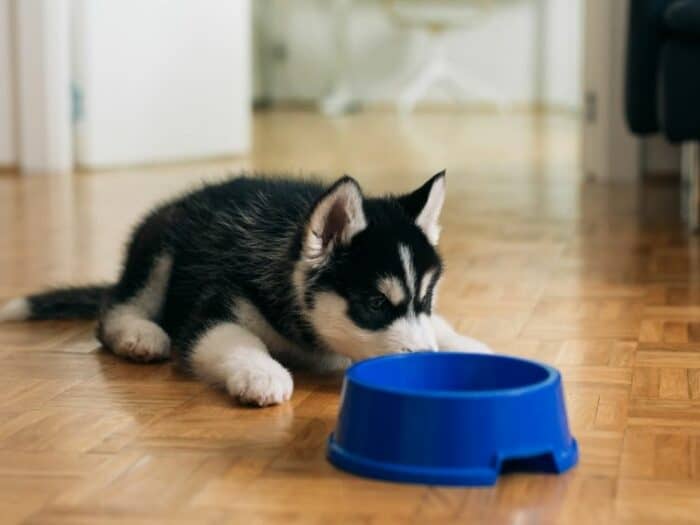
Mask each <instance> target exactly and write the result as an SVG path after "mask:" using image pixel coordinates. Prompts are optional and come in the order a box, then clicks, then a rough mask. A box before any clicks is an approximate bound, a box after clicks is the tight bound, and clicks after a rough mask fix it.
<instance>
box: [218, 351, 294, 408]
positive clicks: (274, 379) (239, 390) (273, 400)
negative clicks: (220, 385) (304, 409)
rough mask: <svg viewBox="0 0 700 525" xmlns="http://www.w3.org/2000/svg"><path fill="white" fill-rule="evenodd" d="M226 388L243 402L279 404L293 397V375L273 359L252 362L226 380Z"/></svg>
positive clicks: (261, 404) (250, 403)
mask: <svg viewBox="0 0 700 525" xmlns="http://www.w3.org/2000/svg"><path fill="white" fill-rule="evenodd" d="M226 390H228V393H229V394H231V395H232V396H233V397H235V398H237V399H238V400H239V401H240V402H241V403H244V404H248V405H257V406H260V407H264V406H269V405H279V404H280V403H283V402H285V401H288V400H289V399H290V398H291V397H292V391H293V390H294V381H292V375H291V374H290V373H289V371H287V369H286V368H284V367H283V366H282V365H280V364H279V363H278V362H277V361H275V360H273V359H269V360H265V361H260V362H256V363H251V364H248V365H246V366H245V367H243V368H240V369H238V370H236V372H235V373H233V374H231V375H230V376H229V378H228V379H227V380H226Z"/></svg>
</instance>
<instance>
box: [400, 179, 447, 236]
mask: <svg viewBox="0 0 700 525" xmlns="http://www.w3.org/2000/svg"><path fill="white" fill-rule="evenodd" d="M444 202H445V170H443V171H441V172H440V173H437V174H436V175H433V176H432V177H431V178H430V180H429V181H428V182H426V183H425V184H423V185H422V186H421V187H420V188H418V189H417V190H416V191H414V192H413V193H409V194H408V195H404V196H402V197H399V203H400V204H401V206H403V209H404V210H405V211H406V213H408V216H409V217H411V218H412V219H413V220H414V221H415V222H416V224H417V225H418V227H419V228H420V229H421V230H423V233H425V235H426V237H428V240H429V241H430V242H431V243H432V244H437V243H438V239H439V238H440V223H439V219H440V211H441V210H442V205H443V203H444Z"/></svg>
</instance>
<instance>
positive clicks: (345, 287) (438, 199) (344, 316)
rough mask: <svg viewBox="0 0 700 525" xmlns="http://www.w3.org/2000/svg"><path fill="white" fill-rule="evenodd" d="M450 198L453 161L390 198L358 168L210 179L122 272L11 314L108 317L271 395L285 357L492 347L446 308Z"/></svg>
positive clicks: (236, 385)
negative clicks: (444, 252) (440, 302)
mask: <svg viewBox="0 0 700 525" xmlns="http://www.w3.org/2000/svg"><path fill="white" fill-rule="evenodd" d="M444 199H445V173H444V172H441V173H438V174H437V175H435V176H433V177H432V178H431V179H430V180H428V181H427V182H426V183H425V184H424V185H422V186H421V187H420V188H418V189H417V190H415V191H414V192H412V193H409V194H406V195H402V196H388V197H380V198H370V197H365V196H364V195H363V193H362V190H361V189H360V186H359V184H358V183H357V182H356V181H355V180H354V179H352V178H351V177H347V176H346V177H343V178H341V179H339V180H338V181H336V182H335V183H334V184H333V185H331V186H326V185H323V184H321V183H318V182H312V181H300V180H292V179H276V178H259V177H246V176H242V177H238V178H234V179H231V180H228V181H226V182H223V183H219V184H212V185H208V186H205V187H203V188H202V189H199V190H197V191H194V192H193V193H190V194H188V195H185V196H184V197H181V198H178V199H176V200H173V201H171V202H168V203H166V204H164V205H162V206H160V207H158V208H156V209H155V210H153V211H152V212H151V213H150V214H149V215H148V216H147V217H146V218H145V220H143V222H141V223H140V224H139V225H138V226H137V227H136V229H135V231H134V232H133V235H132V237H131V240H130V243H129V245H128V249H127V253H126V258H125V261H124V265H123V269H122V272H121V275H120V277H119V280H118V282H117V283H116V284H114V285H109V286H89V287H81V288H67V289H59V290H53V291H48V292H45V293H40V294H37V295H32V296H29V297H26V298H21V299H15V300H13V301H11V302H10V303H8V304H7V305H6V306H5V307H4V308H3V309H0V320H25V319H70V318H74V319H77V318H95V317H97V318H98V319H99V324H98V328H97V337H98V339H99V340H100V342H101V343H102V344H103V345H104V346H105V347H107V348H108V349H110V350H111V351H112V352H114V353H115V354H116V355H119V356H123V357H125V358H128V359H131V360H134V361H155V360H161V359H166V358H168V357H169V356H170V355H171V349H172V351H173V353H174V355H175V356H176V357H177V359H178V361H179V362H180V363H181V364H182V365H184V367H185V368H186V369H189V370H191V371H192V372H194V374H196V375H197V376H198V377H200V378H202V379H203V380H204V381H206V382H208V383H210V384H212V385H219V386H222V387H224V388H225V389H226V390H227V391H228V393H229V394H230V395H231V396H233V397H234V398H237V399H238V400H240V401H241V402H244V403H250V404H254V405H259V406H265V405H273V404H277V403H281V402H283V401H285V400H288V399H289V398H290V396H291V394H292V389H293V383H292V376H291V375H290V373H289V372H288V370H287V369H286V368H285V367H284V366H283V365H282V364H281V362H282V363H285V364H289V363H290V362H294V361H296V362H299V361H300V360H301V361H303V362H305V363H307V364H308V363H316V364H323V366H335V365H340V366H342V365H343V364H345V365H346V364H347V362H349V361H351V360H360V359H364V358H367V357H372V356H376V355H380V354H390V353H397V352H410V351H413V350H438V349H450V350H465V351H477V352H479V351H480V352H486V351H488V349H487V348H486V347H485V346H484V345H482V344H481V343H479V342H477V341H474V340H472V339H469V338H467V337H464V336H461V335H459V334H457V333H456V332H455V331H454V330H453V329H452V328H451V327H450V325H449V324H448V323H447V322H446V321H445V320H444V319H443V318H441V317H440V316H439V315H437V314H436V313H435V311H434V303H435V294H436V292H435V289H436V287H437V284H438V281H439V280H440V276H441V275H442V271H443V264H442V261H441V259H440V256H439V254H438V252H437V250H436V245H437V243H438V237H439V234H440V226H439V224H438V218H439V215H440V210H441V208H442V205H443V201H444ZM280 361H281V362H280Z"/></svg>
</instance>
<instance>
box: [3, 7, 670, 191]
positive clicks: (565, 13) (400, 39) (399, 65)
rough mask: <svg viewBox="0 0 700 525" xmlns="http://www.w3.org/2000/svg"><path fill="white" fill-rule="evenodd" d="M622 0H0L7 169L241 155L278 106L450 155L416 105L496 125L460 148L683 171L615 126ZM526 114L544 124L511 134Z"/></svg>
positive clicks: (569, 164) (666, 150)
mask: <svg viewBox="0 0 700 525" xmlns="http://www.w3.org/2000/svg"><path fill="white" fill-rule="evenodd" d="M642 3H647V4H648V2H642ZM662 3H663V2H662ZM633 4H634V3H630V2H627V1H620V2H612V3H611V2H606V1H603V0H590V1H587V2H584V1H583V0H354V1H352V0H329V1H320V0H297V1H294V2H292V1H286V0H257V1H254V2H252V1H250V0H206V1H202V2H196V1H194V0H149V1H147V2H142V1H137V0H122V1H115V0H22V1H19V0H0V166H1V167H2V169H4V171H11V172H14V171H19V172H21V173H24V174H52V173H69V172H72V171H74V170H82V171H91V170H93V171H94V170H104V169H113V168H120V167H129V166H142V165H150V164H154V163H171V162H180V161H193V160H207V159H222V158H229V157H231V158H234V157H235V158H245V157H246V156H250V155H254V154H255V151H256V148H259V147H263V146H264V145H263V144H261V142H260V141H262V140H266V139H265V138H264V137H262V136H260V137H257V138H256V135H255V134H256V128H255V119H256V118H258V119H264V118H268V117H269V115H270V114H271V113H275V112H277V113H275V114H278V115H281V114H283V113H285V112H286V113H288V114H289V113H293V114H294V115H295V117H294V118H304V116H306V117H309V118H310V117H311V115H314V119H313V120H312V121H308V120H307V121H303V122H302V121H298V122H297V124H296V125H292V128H293V130H290V131H289V134H288V135H287V137H288V140H292V137H294V136H296V137H297V138H298V135H303V134H304V133H305V126H312V125H313V126H317V127H318V126H320V127H321V128H322V129H327V130H333V131H327V133H330V134H331V135H330V136H338V137H339V136H340V135H338V133H341V131H340V128H339V127H338V126H340V125H342V123H350V124H348V125H352V123H357V122H362V120H359V121H358V120H357V118H359V119H362V118H366V117H367V115H380V114H381V115H383V118H384V119H385V123H384V125H386V122H389V121H391V124H390V126H397V127H396V130H404V132H405V131H406V130H409V129H413V130H414V131H416V132H417V133H418V135H416V134H414V135H413V137H414V140H415V141H416V142H417V143H419V145H418V146H416V147H417V148H421V146H420V144H422V148H423V149H424V154H425V155H427V156H428V158H429V160H430V161H431V163H433V162H434V168H435V169H440V168H442V167H444V166H443V164H445V163H448V164H449V162H448V161H447V160H445V161H442V162H441V158H440V157H441V155H435V154H434V153H435V152H437V151H439V147H440V144H436V145H430V142H429V141H430V139H429V138H427V139H425V140H424V137H422V136H420V133H421V131H420V130H421V129H422V128H423V126H422V125H421V124H416V122H417V121H416V120H415V119H416V118H417V116H425V115H434V116H436V117H435V118H438V119H442V120H441V122H443V123H447V124H446V125H449V126H451V127H449V130H448V129H447V128H439V126H438V128H439V129H438V130H436V132H435V133H433V134H430V133H429V134H428V135H431V136H435V135H440V133H445V134H446V135H447V136H452V135H454V134H455V133H459V131H455V130H462V129H464V130H466V129H468V128H469V126H474V125H475V123H477V122H478V123H479V125H478V126H477V128H483V129H484V130H491V133H489V132H488V131H486V133H485V134H479V133H475V134H473V136H471V135H470V137H469V140H470V141H471V145H473V144H476V143H479V144H481V146H480V149H482V150H485V151H489V150H492V151H494V152H495V153H494V156H493V158H494V160H497V159H499V158H503V155H502V154H503V150H504V148H505V149H507V150H509V151H512V152H517V151H521V150H529V151H530V153H533V151H534V150H537V151H540V152H541V151H542V148H550V150H552V151H550V152H549V153H547V155H545V156H547V158H548V159H549V161H551V162H553V163H555V164H556V163H560V168H561V170H560V171H562V172H564V171H565V172H566V173H567V175H568V176H575V177H578V176H588V177H590V178H597V179H601V180H608V179H615V180H618V179H619V180H636V179H638V178H640V177H642V176H644V175H649V174H651V175H652V176H665V175H669V174H674V173H675V174H677V172H678V171H679V168H680V156H681V155H680V152H679V149H678V148H677V147H674V146H671V145H670V144H669V143H668V141H667V140H665V139H663V138H659V137H651V138H648V137H647V138H634V137H633V135H632V134H631V133H630V132H629V131H628V130H627V126H626V124H625V122H624V115H623V113H624V110H623V109H624V108H623V106H624V93H623V88H624V70H625V52H626V35H627V25H628V19H629V10H630V7H631V6H632V5H633ZM265 115H267V116H268V117H266V116H265ZM300 115H301V116H300ZM418 118H419V117H418ZM353 119H355V120H353ZM386 119H389V120H386ZM392 119H394V120H392ZM412 119H413V120H412ZM446 119H447V120H446ZM509 119H510V120H509ZM528 119H529V120H528ZM310 122H313V124H311V123H310ZM411 122H412V123H413V124H411ZM509 123H510V124H509ZM363 125H365V124H363ZM366 125H367V126H369V125H372V127H373V128H374V129H378V128H377V126H378V124H376V123H374V124H369V123H368V124H366ZM324 126H327V128H324ZM411 126H413V128H411ZM494 126H495V127H494ZM528 126H529V127H532V126H535V127H538V129H539V130H540V132H539V134H538V135H537V136H535V135H532V134H530V135H527V133H526V134H525V135H523V134H522V133H521V134H518V133H515V132H516V131H517V130H518V129H520V130H524V129H526V128H528ZM379 127H381V125H379ZM268 128H269V129H268V131H269V132H270V133H273V134H274V129H278V125H277V124H275V125H274V126H268ZM266 129H267V128H266ZM308 129H310V128H307V130H308ZM440 129H442V131H440ZM533 129H534V128H533ZM554 129H555V130H556V131H552V130H554ZM497 130H500V131H497ZM548 130H549V131H548ZM258 131H259V132H260V133H263V132H262V131H260V129H259V130H258ZM270 133H268V132H267V131H266V132H264V133H263V135H265V136H266V137H268V138H267V140H272V139H271V138H270ZM509 133H510V135H509ZM324 134H326V132H324ZM389 134H391V133H389ZM275 136H276V137H277V139H279V140H281V141H282V142H284V138H280V137H278V136H277V135H275ZM485 137H488V140H487V141H486V142H483V141H484V140H485ZM277 139H276V140H277ZM256 140H257V142H256ZM426 140H427V142H426ZM533 141H534V143H533ZM438 142H439V141H438ZM461 147H463V148H465V151H467V150H468V148H469V147H470V144H469V143H467V142H466V139H465V143H464V144H462V146H461ZM435 148H437V149H435ZM302 149H304V148H302ZM431 152H432V154H431ZM557 152H558V153H557ZM314 153H315V155H320V156H323V151H321V148H319V151H316V152H314ZM359 156H361V155H360V152H358V157H359ZM312 158H313V156H312ZM412 158H413V160H414V161H417V162H420V160H421V158H422V157H421V154H420V153H416V154H415V155H413V157H412ZM484 160H485V161H487V160H488V155H486V157H485V159H484ZM511 160H515V161H518V160H522V161H523V162H525V160H526V158H525V157H518V156H517V155H516V156H515V157H513V158H511ZM540 160H542V157H541V156H540ZM358 161H359V159H358ZM562 161H565V164H566V166H565V167H562V166H561V162H562ZM254 164H255V165H256V167H263V168H264V167H265V163H263V165H262V166H261V165H260V163H254ZM272 164H274V163H272ZM426 164H427V162H426ZM482 166H483V165H482ZM274 167H275V168H278V169H289V170H292V171H294V170H300V171H303V170H308V169H334V168H335V167H336V166H335V165H333V164H332V163H331V164H328V163H327V162H325V163H324V162H319V163H315V162H314V161H313V160H310V161H309V163H308V165H306V164H304V162H301V161H297V160H294V161H290V162H289V163H288V164H287V165H285V163H284V162H282V163H280V165H275V166H274ZM337 167H338V169H349V168H351V167H352V166H348V167H347V168H340V167H339V166H337ZM493 169H494V171H495V172H498V171H499V170H504V169H505V168H504V167H502V166H501V167H499V166H498V164H495V165H494V166H493ZM542 169H543V168H542V166H540V165H537V166H535V167H534V168H533V170H542ZM525 171H528V170H527V169H526V170H525Z"/></svg>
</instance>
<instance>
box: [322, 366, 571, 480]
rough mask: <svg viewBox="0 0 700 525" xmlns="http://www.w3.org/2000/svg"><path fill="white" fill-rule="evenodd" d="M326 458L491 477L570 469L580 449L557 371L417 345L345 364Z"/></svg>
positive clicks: (367, 466) (384, 469)
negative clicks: (404, 351)
mask: <svg viewBox="0 0 700 525" xmlns="http://www.w3.org/2000/svg"><path fill="white" fill-rule="evenodd" d="M328 459H329V460H330V461H331V463H333V464H334V465H336V466H337V467H339V468H341V469H343V470H347V471H349V472H352V473H355V474H359V475H361V476H367V477H372V478H380V479H386V480H392V481H403V482H413V483H426V484H431V485H493V484H494V483H495V482H496V480H497V478H498V475H499V474H500V473H502V472H510V471H536V472H553V473H559V472H564V471H565V470H568V469H569V468H571V467H573V466H574V465H575V464H576V462H577V460H578V448H577V444H576V440H575V439H574V438H573V437H572V436H571V433H570V432H569V425H568V422H567V417H566V408H565V406H564V395H563V390H562V384H561V376H560V375H559V372H557V371H556V370H555V369H553V368H551V367H548V366H545V365H542V364H539V363H535V362H533V361H527V360H525V359H518V358H515V357H508V356H502V355H484V354H464V353H451V352H449V353H444V352H417V353H411V354H399V355H391V356H385V357H378V358H375V359H369V360H367V361H362V362H360V363H358V364H356V365H354V366H352V367H351V368H350V369H348V371H347V373H346V375H345V381H344V383H343V393H342V399H341V409H340V414H339V416H338V423H337V426H336V428H335V432H333V433H332V434H331V436H330V438H329V440H328Z"/></svg>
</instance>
